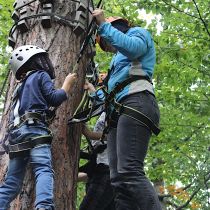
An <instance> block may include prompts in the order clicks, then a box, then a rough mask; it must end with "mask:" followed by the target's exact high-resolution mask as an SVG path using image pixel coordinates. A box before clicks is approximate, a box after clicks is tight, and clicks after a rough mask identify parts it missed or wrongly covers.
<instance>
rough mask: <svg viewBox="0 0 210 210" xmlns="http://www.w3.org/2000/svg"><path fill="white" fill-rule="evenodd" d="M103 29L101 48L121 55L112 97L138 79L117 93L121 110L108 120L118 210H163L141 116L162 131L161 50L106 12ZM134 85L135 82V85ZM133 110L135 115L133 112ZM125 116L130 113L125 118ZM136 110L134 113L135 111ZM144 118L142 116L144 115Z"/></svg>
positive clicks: (111, 81) (114, 65) (98, 14)
mask: <svg viewBox="0 0 210 210" xmlns="http://www.w3.org/2000/svg"><path fill="white" fill-rule="evenodd" d="M93 17H95V18H96V23H97V24H98V26H99V28H98V35H99V37H98V42H99V45H100V46H101V48H102V50H104V51H109V52H112V53H114V54H115V55H114V56H113V58H112V61H111V64H110V70H109V73H108V82H107V84H106V85H107V86H108V88H107V89H108V93H110V92H111V91H113V90H114V89H115V87H116V86H118V85H119V84H120V83H122V82H124V81H128V79H130V78H132V79H134V78H135V80H133V81H132V82H130V83H128V84H127V85H125V86H124V87H123V88H121V89H120V90H119V91H114V92H112V93H114V100H112V103H114V102H113V101H115V105H116V106H115V109H116V107H120V105H119V104H122V105H123V106H122V109H118V110H117V111H116V110H115V109H113V107H111V106H110V110H109V111H108V113H107V114H109V116H110V122H111V121H114V122H115V123H114V124H115V125H116V123H117V125H116V126H112V125H110V130H109V133H108V136H107V144H108V159H109V167H110V177H111V184H112V186H113V187H114V191H115V204H116V209H117V210H124V209H126V210H140V209H141V210H160V209H161V205H160V202H159V200H158V196H157V194H156V192H155V190H154V188H153V186H152V185H151V183H150V181H149V180H148V179H147V177H146V176H145V172H144V159H145V156H146V154H147V149H148V144H149V140H150V137H151V134H152V129H151V128H150V127H149V126H148V125H147V124H145V123H143V122H142V121H141V120H139V119H137V118H136V115H137V114H136V115H134V116H132V117H131V116H130V115H129V113H131V111H132V113H134V112H135V113H138V114H139V113H140V114H141V118H142V116H143V117H144V118H146V119H147V121H149V122H151V124H152V126H153V127H155V128H157V130H158V132H159V129H158V127H157V126H158V124H159V108H158V105H157V102H156V98H155V93H154V88H153V85H152V82H151V81H152V76H153V72H154V65H155V47H154V42H153V39H152V36H151V35H150V33H149V32H148V31H147V30H145V29H143V28H141V27H130V26H129V23H128V21H127V20H125V19H123V18H121V17H110V18H107V19H105V17H104V13H103V10H101V9H96V10H94V11H93ZM129 81H131V80H129ZM125 107H129V108H131V109H127V108H125ZM125 110H129V113H126V114H124V111H125ZM130 110H131V111H130ZM138 116H139V115H138Z"/></svg>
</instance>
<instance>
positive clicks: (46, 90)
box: [40, 72, 67, 107]
mask: <svg viewBox="0 0 210 210" xmlns="http://www.w3.org/2000/svg"><path fill="white" fill-rule="evenodd" d="M40 76H41V77H40V85H41V90H42V94H43V96H44V98H45V100H46V101H47V103H48V104H49V105H50V106H54V107H56V106H59V105H61V103H62V102H63V101H65V100H66V99H67V94H66V92H65V91H64V90H63V89H57V90H56V89H55V88H54V84H53V82H52V80H51V78H50V76H49V75H48V74H47V73H46V72H42V73H41V75H40Z"/></svg>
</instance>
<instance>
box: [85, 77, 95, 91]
mask: <svg viewBox="0 0 210 210" xmlns="http://www.w3.org/2000/svg"><path fill="white" fill-rule="evenodd" d="M84 89H85V90H88V92H89V93H95V92H96V89H95V87H94V85H93V84H92V83H90V82H88V81H87V80H86V81H85V84H84Z"/></svg>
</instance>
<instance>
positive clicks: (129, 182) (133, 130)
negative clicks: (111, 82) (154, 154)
mask: <svg viewBox="0 0 210 210" xmlns="http://www.w3.org/2000/svg"><path fill="white" fill-rule="evenodd" d="M121 103H123V104H124V105H127V106H129V107H132V108H135V109H137V110H139V111H141V112H143V113H144V114H145V115H147V116H148V117H149V118H150V119H151V120H153V121H154V122H155V123H156V124H158V123H159V109H158V105H157V103H156V100H155V97H154V96H153V95H152V94H150V93H148V92H140V93H136V94H133V95H130V96H128V97H126V98H125V99H123V100H122V101H121ZM150 137H151V131H150V130H149V129H148V128H147V127H146V126H144V125H143V124H141V123H139V122H138V121H136V120H134V119H132V118H130V117H128V116H125V115H123V114H122V115H120V116H119V119H118V123H117V127H116V128H111V129H110V131H109V134H108V155H109V164H110V172H111V184H112V186H113V187H114V191H115V203H116V209H117V210H160V209H161V206H160V203H159V200H158V197H157V195H156V193H155V190H154V188H153V186H152V185H151V183H150V181H149V180H148V179H147V177H146V176H145V173H144V169H143V168H144V159H145V156H146V153H147V149H148V144H149V139H150Z"/></svg>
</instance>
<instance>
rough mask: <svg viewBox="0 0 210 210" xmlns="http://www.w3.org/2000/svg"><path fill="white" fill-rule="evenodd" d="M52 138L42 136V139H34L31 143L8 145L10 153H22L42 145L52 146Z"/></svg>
mask: <svg viewBox="0 0 210 210" xmlns="http://www.w3.org/2000/svg"><path fill="white" fill-rule="evenodd" d="M51 142H52V136H50V135H48V136H41V137H34V138H32V139H30V140H29V141H25V142H22V143H19V144H13V145H8V150H9V153H14V152H21V151H25V150H30V149H32V148H34V147H36V146H38V145H42V144H51Z"/></svg>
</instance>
